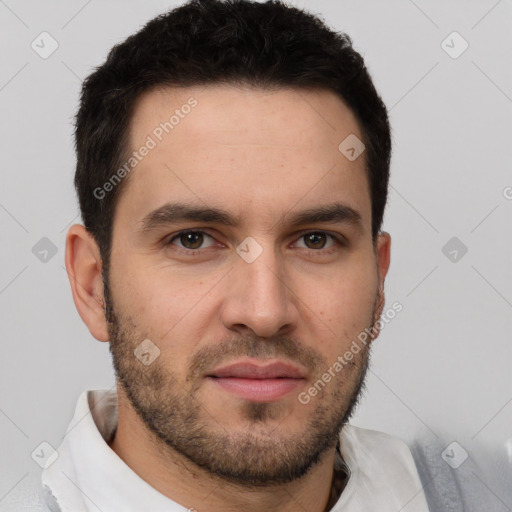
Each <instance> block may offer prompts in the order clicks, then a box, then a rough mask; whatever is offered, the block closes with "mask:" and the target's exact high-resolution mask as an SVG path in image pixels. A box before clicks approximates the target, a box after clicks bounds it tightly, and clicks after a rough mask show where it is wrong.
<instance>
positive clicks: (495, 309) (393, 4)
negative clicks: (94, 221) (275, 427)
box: [0, 0, 512, 510]
mask: <svg viewBox="0 0 512 512" xmlns="http://www.w3.org/2000/svg"><path fill="white" fill-rule="evenodd" d="M178 3H179V2H170V1H156V0H145V1H144V2H134V1H129V2H128V1H122V2H121V1H108V2H106V1H103V2H100V1H98V0H92V1H89V2H86V1H67V2H63V1H61V2H55V1H47V2H37V1H15V0H6V1H0V34H1V35H0V42H1V48H2V50H1V54H0V109H1V117H0V130H1V131H0V140H1V149H2V151H1V166H0V168H1V171H0V172H1V176H2V180H1V184H2V186H1V188H0V226H1V235H0V236H1V238H0V239H1V248H2V250H1V265H0V311H1V319H2V321H1V323H0V337H1V343H2V345H1V346H2V351H1V352H2V355H1V358H0V364H1V372H0V390H1V391H0V432H1V436H0V454H1V455H0V466H1V473H0V508H1V498H2V497H3V496H5V495H6V494H8V493H10V492H16V487H17V485H19V483H20V482H21V481H22V480H23V479H24V478H26V477H27V475H28V474H31V475H32V474H34V473H37V472H38V471H39V468H38V467H37V466H36V464H35V463H34V461H33V460H32V459H31V457H30V454H31V452H32V451H33V450H34V448H36V446H38V445H39V443H40V442H42V441H47V442H49V443H50V444H52V445H53V446H55V447H57V446H58V445H59V444H60V442H61V439H62V435H63V433H64V431H65V428H66V426H67V424H68V422H69V420H70V418H71V415H72V413H73V411H74V407H75V403H76V399H77V397H78V395H79V394H80V393H81V392H82V391H83V390H84V389H92V388H107V387H108V388H110V387H112V386H113V383H114V381H113V373H112V369H111V363H110V356H109V353H108V346H107V344H102V343H100V342H98V341H96V340H95V339H94V338H92V337H91V335H90V334H89V332H88V330H87V329H86V327H85V326H84V324H83V323H82V321H81V320H80V318H79V316H78V314H77V312H76V310H75V307H74V304H73V301H72V297H71V293H70V288H69V284H68V279H67V275H66V272H65V270H64V242H65V235H66V230H67V227H68V226H69V225H71V223H73V222H77V221H78V217H77V214H78V210H77V203H76V199H75V195H74V190H73V186H72V178H73V173H74V165H75V158H74V150H73V140H72V123H73V116H74V114H75V111H76V107H77V99H78V92H79V88H80V85H81V81H82V80H83V79H84V78H85V77H86V76H87V75H88V74H89V73H90V72H91V71H92V68H93V67H94V66H97V65H99V64H101V63H102V62H103V61H104V59H105V57H106V55H107V52H108V50H109V49H110V48H111V47H112V46H113V45H114V44H115V43H117V42H120V41H122V40H123V39H125V38H126V37H127V36H128V35H130V34H131V33H133V32H134V31H136V30H138V29H139V28H140V27H141V26H142V25H143V24H144V23H145V22H146V21H148V20H149V19H150V18H152V17H153V16H155V15H157V14H159V13H161V12H163V11H165V10H167V9H168V8H170V7H172V6H174V5H177V4H178ZM291 3H294V4H295V5H298V6H301V7H306V8H308V9H309V10H312V11H313V12H317V13H321V14H322V16H323V17H324V18H325V20H326V21H327V22H328V24H330V25H331V26H334V27H335V28H336V29H338V30H341V31H345V32H347V33H348V34H349V35H350V36H351V37H352V38H353V40H354V44H355V47H356V49H358V51H360V52H361V53H362V54H363V56H364V57H365V59H366V61H367V64H368V67H369V69H370V72H371V74H372V76H373V78H374V81H375V84H376V87H377V89H378V90H379V92H380V93H381V95H382V97H383V99H384V101H385V103H386V104H387V105H388V108H389V109H390V117H391V124H392V127H393V139H394V153H393V161H392V173H391V188H390V198H389V206H388V209H387V212H386V216H385V222H384V229H385V230H387V231H388V232H390V233H391V235H392V264H391V269H390V271H389V274H388V278H387V281H386V290H387V303H388V305H391V304H392V303H393V302H394V301H399V302H400V303H402V304H403V307H404V310H403V311H402V312H401V313H400V314H399V315H398V316H397V317H396V318H395V319H394V320H393V321H392V322H391V323H390V324H389V325H387V326H386V327H385V329H384V330H383V331H382V334H381V336H380V337H379V339H378V341H377V342H376V343H375V344H374V351H373V366H372V371H371V372H370V374H369V376H368V385H367V392H366V394H365V398H364V400H363V401H362V403H361V405H360V407H359V409H358V412H357V414H356V415H355V417H354V419H353V423H355V424H357V425H360V426H363V427H366V428H372V429H377V430H382V431H385V432H388V433H391V434H394V435H396V436H398V437H400V438H402V439H404V440H405V441H406V442H408V443H412V442H413V441H414V440H415V439H418V438H420V439H423V440H426V441H427V442H439V443H440V446H441V449H442V448H444V447H445V446H446V445H448V444H449V443H450V442H452V441H456V442H457V443H459V445H460V447H461V448H457V449H458V450H460V449H465V450H466V451H467V452H468V453H469V456H470V460H473V461H475V462H476V464H477V466H478V467H481V468H485V469H484V470H482V471H481V472H480V473H479V475H478V481H477V480H475V485H479V486H480V487H481V488H482V490H483V491H482V492H488V493H493V494H495V495H496V499H497V500H499V499H501V498H503V497H502V496H500V492H502V491H501V490H500V484H499V482H498V480H499V478H500V474H501V471H498V469H497V468H496V467H494V466H492V464H491V465H489V464H487V462H486V454H487V455H488V456H489V457H490V456H491V455H492V456H493V457H495V455H496V454H498V455H499V456H501V457H507V452H506V449H507V445H506V441H507V439H509V438H511V437H512V403H511V402H512V372H511V371H510V368H511V362H512V344H511V340H510V333H511V331H512V286H511V284H512V229H511V224H512V223H511V220H512V199H510V198H511V197H512V168H511V160H512V159H511V156H512V67H511V65H510V62H511V58H510V56H511V55H512V2H511V1H510V0H501V1H495V0H492V1H484V0H482V1H451V2H443V1H441V0H437V1H431V2H427V1H420V0H417V1H415V2H413V1H412V0H393V1H389V0H388V1H386V2H382V1H361V0H359V1H356V0H353V1H346V0H343V1H335V0H323V1H321V0H317V1H312V0H296V1H295V2H291ZM43 31H47V32H49V33H50V34H51V35H52V37H53V38H55V39H56V40H57V41H58V44H59V47H58V49H57V50H56V51H55V53H53V54H52V55H51V56H50V57H49V58H48V59H42V58H41V57H40V56H39V55H38V54H37V53H36V52H35V51H34V50H33V49H32V48H31V42H32V41H33V40H34V39H36V37H37V36H38V35H39V34H40V33H41V32H43ZM453 31H457V32H459V33H460V34H461V35H462V37H463V38H464V39H465V40H466V41H467V42H468V43H469V48H468V49H467V51H465V52H464V53H463V54H462V55H461V56H460V57H458V58H457V59H453V58H451V57H450V56H449V55H448V54H447V53H446V52H445V51H444V49H443V48H442V46H441V43H442V41H443V40H445V39H446V38H447V36H448V35H449V34H451V33H452V32H453ZM452 40H453V39H448V44H450V45H452V46H454V49H455V50H456V49H457V48H458V47H460V46H457V45H458V44H459V43H457V42H453V43H451V42H450V41H452ZM507 187H511V188H510V189H507ZM507 191H508V197H509V199H507V197H506V195H507ZM42 237H47V238H49V239H50V240H51V241H52V242H53V243H54V244H55V245H56V247H57V250H58V251H57V254H56V255H55V256H54V257H53V258H51V259H49V261H47V262H46V263H44V262H41V261H40V260H39V259H38V258H37V257H36V256H35V255H34V254H33V253H32V247H33V246H34V245H35V244H36V243H37V242H38V241H39V240H40V239H41V238H42ZM452 237H457V238H458V239H459V240H460V241H461V242H462V243H463V244H464V245H465V246H467V248H468V252H467V254H465V255H464V256H463V257H462V258H460V259H459V260H458V261H456V262H453V261H450V259H449V258H448V257H447V256H445V254H443V252H442V248H443V246H444V245H445V244H446V243H447V242H448V241H449V240H450V239H451V238H452ZM459 255H460V253H459ZM509 449H510V458H511V460H512V446H510V447H509ZM460 453H462V452H460ZM460 453H459V455H460ZM493 460H494V459H493ZM454 471H456V470H454ZM498 473H500V474H498ZM475 478H476V477H475ZM509 505H510V504H509ZM504 510H505V509H504Z"/></svg>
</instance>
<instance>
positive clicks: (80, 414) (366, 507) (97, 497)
mask: <svg viewBox="0 0 512 512" xmlns="http://www.w3.org/2000/svg"><path fill="white" fill-rule="evenodd" d="M116 426H117V398H116V392H115V391H114V390H93V391H84V392H83V393H82V394H81V395H80V397H79V399H78V403H77V406H76V411H75V415H74V417H73V419H72V421H71V423H70V425H69V427H68V430H67V431H66V435H65V437H64V441H63V442H62V444H61V445H60V447H59V448H58V450H57V452H58V457H57V458H56V460H55V461H54V462H53V463H52V464H51V465H50V466H49V467H47V468H46V469H45V470H44V471H43V473H42V485H43V489H44V491H45V492H46V503H47V507H48V508H42V509H41V508H40V509H39V510H51V511H52V512H145V511H151V512H187V511H189V509H188V508H187V507H193V504H192V503H190V504H187V503H184V504H181V505H180V504H178V503H176V502H175V501H173V500H171V499H169V498H167V497H166V496H164V495H163V494H161V493H160V492H158V491H157V490H156V489H154V488H153V487H151V486H150V485H149V484H148V483H147V482H145V481H144V480H142V478H140V477H139V476H138V475H137V474H136V473H135V472H134V471H132V470H131V469H130V467H129V466H127V465H126V464H125V462H124V461H123V460H122V459H121V458H120V457H118V456H117V454H116V453H115V452H114V451H113V450H112V449H111V448H110V447H109V445H108V441H109V440H110V439H111V438H112V436H113V435H114V433H115V430H116ZM340 449H341V454H342V456H343V459H344V461H345V463H346V465H347V466H348V468H349V471H350V477H349V480H348V483H347V485H346V487H345V489H344V490H343V492H342V494H341V497H340V498H339V500H338V501H337V502H336V504H335V505H334V507H333V508H332V509H331V512H373V511H378V512H398V511H401V512H428V506H427V503H426V500H425V496H424V493H423V490H422V486H421V483H420V480H419V476H418V473H417V470H416V467H415V464H414V461H413V458H412V455H411V453H410V451H409V449H408V448H407V446H406V445H405V443H403V442H402V441H399V440H398V439H395V438H393V437H391V436H389V435H387V434H384V433H381V432H376V431H373V430H366V429H362V428H358V427H354V426H352V425H346V426H345V427H344V428H343V429H342V432H341V434H340Z"/></svg>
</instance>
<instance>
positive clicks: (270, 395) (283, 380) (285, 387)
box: [206, 361, 305, 402]
mask: <svg viewBox="0 0 512 512" xmlns="http://www.w3.org/2000/svg"><path fill="white" fill-rule="evenodd" d="M206 378H207V379H208V380H209V381H210V382H212V383H213V384H214V385H216V386H219V387H220V388H221V389H223V390H224V391H227V392H229V393H231V394H234V395H236V396H238V397H240V398H243V399H245V400H251V401H253V402H274V401H276V400H280V399H281V398H284V397H285V396H286V395H288V394H289V393H291V392H292V391H293V390H295V389H296V388H297V387H298V386H299V385H301V384H302V383H303V382H304V381H305V376H304V373H303V372H302V371H301V370H300V369H299V368H297V367H296V366H293V365H291V364H289V363H285V362H282V361H277V362H274V363H270V364H266V365H258V364H254V363H252V362H247V361H245V362H238V363H234V364H230V365H227V366H223V367H221V368H217V369H215V370H213V371H212V372H211V373H210V374H209V375H207V377H206Z"/></svg>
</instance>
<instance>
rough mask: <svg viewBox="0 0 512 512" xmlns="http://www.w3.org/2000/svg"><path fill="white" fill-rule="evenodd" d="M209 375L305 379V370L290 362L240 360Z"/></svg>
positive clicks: (243, 377)
mask: <svg viewBox="0 0 512 512" xmlns="http://www.w3.org/2000/svg"><path fill="white" fill-rule="evenodd" d="M208 376H209V377H223V378H226V377H231V378H235V377H236V378H239V379H283V378H289V379H303V378H304V374H303V372H302V371H301V370H300V369H299V368H297V367H296V366H293V365H291V364H289V363H285V362H283V361H276V362H273V363H270V364H266V365H261V364H260V365H258V364H255V363H253V362H249V361H240V362H237V363H233V364H230V365H227V366H222V367H221V368H216V369H215V370H213V371H212V372H211V373H209V374H208Z"/></svg>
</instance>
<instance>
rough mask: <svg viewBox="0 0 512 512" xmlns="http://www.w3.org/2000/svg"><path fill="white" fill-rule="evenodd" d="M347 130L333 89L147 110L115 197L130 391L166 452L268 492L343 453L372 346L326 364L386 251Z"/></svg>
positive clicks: (204, 93) (154, 98)
mask: <svg viewBox="0 0 512 512" xmlns="http://www.w3.org/2000/svg"><path fill="white" fill-rule="evenodd" d="M186 105H189V107H185V106H186ZM175 111H177V112H176V115H175V118H174V119H172V120H171V123H172V124H170V125H165V124H164V125H161V123H165V122H166V121H169V118H170V116H171V115H172V114H173V113H175ZM162 126H165V127H166V128H167V130H165V129H164V128H162ZM170 126H172V128H171V127H170ZM350 134H355V135H356V136H357V137H358V138H359V139H362V134H361V132H360V129H359V127H358V123H357V122H356V120H355V118H354V116H353V115H352V113H351V112H350V110H349V109H348V108H347V107H346V106H345V105H344V104H343V103H342V102H341V101H340V100H339V99H338V97H337V96H335V95H334V94H333V93H330V92H326V91H316V92H313V91H304V90H301V91H297V90H292V89H281V90H275V91H269V90H262V89H250V88H235V87H230V86H215V87H209V88H186V89H181V90H177V89H165V90H160V91H152V92H150V93H147V94H145V95H144V96H143V97H141V98H140V100H139V102H138V103H137V105H136V109H135V113H134V116H133V120H132V126H131V134H130V144H131V147H132V148H133V149H134V150H137V149H139V148H140V147H141V146H143V145H146V147H149V146H152V147H151V148H150V149H149V151H147V152H146V151H141V153H143V152H144V153H147V154H146V155H145V156H144V157H143V158H142V159H141V160H140V162H138V163H137V165H136V167H135V168H134V169H133V170H132V171H131V173H130V175H129V179H128V181H127V183H126V187H125V188H124V189H123V191H122V194H121V196H120V198H119V202H118V205H117V208H116V213H115V221H114V230H113V242H112V252H111V259H110V271H109V276H108V286H107V287H106V290H105V292H106V299H107V301H108V303H109V308H108V309H109V315H108V316H109V334H110V343H111V352H112V354H113V360H114V367H115V370H116V375H117V378H118V381H119V384H120V391H119V392H122V393H125V395H126V397H127V398H128V401H129V403H130V406H131V407H132V408H133V409H134V410H135V411H136V412H137V414H138V416H139V418H140V419H141V420H142V421H143V423H144V425H145V426H146V427H147V431H148V432H149V433H150V435H151V437H152V440H153V441H154V442H155V443H156V444H157V445H158V446H160V450H161V452H162V453H169V454H170V455H171V456H172V453H176V452H178V453H179V454H181V455H182V456H185V457H186V458H187V459H188V460H189V461H191V462H192V463H194V464H195V465H197V466H199V467H201V468H203V469H205V470H206V471H208V472H210V473H212V474H216V475H218V476H220V477H222V478H224V479H227V480H230V481H232V482H237V483H243V484H244V485H255V486H257V485H268V484H269V483H275V484H277V483H283V482H287V481H291V480H293V479H295V478H298V477H300V476H302V475H303V474H305V473H306V472H307V471H308V470H309V469H310V468H311V467H313V465H314V464H315V463H317V462H318V461H319V460H320V458H321V456H322V454H324V453H325V452H326V450H327V449H329V448H332V447H333V446H334V445H335V444H336V442H337V439H338V436H339V431H340V428H341V427H342V425H343V424H344V423H345V422H346V421H347V419H348V417H349V416H350V413H351V411H352V408H353V406H354V404H355V403H356V401H357V397H358V394H359V391H360V388H361V386H362V384H363V381H364V375H365V370H366V367H367V362H368V345H366V346H364V347H362V349H361V350H360V351H359V352H358V353H357V354H355V355H354V357H353V358H352V359H351V360H346V359H345V363H344V364H343V365H342V369H340V370H337V371H332V369H333V365H334V364H335V362H336V361H339V359H338V358H339V356H343V354H345V353H346V352H347V350H349V347H350V346H351V344H352V342H353V341H354V340H356V339H357V335H358V334H359V333H361V332H362V331H364V329H365V328H369V327H371V326H372V325H373V323H374V322H375V320H376V319H377V318H378V315H379V314H380V310H381V306H380V304H381V299H382V294H380V293H379V285H380V284H382V279H383V276H382V273H383V272H382V269H380V267H379V264H378V258H379V254H381V253H385V252H386V250H387V251H389V245H386V243H387V242H386V240H379V242H378V244H377V246H374V245H373V243H372V237H371V202H370V194H369V188H368V182H367V177H366V173H365V169H364V157H363V156H361V157H359V158H357V159H356V160H354V161H350V160H349V159H347V158H346V157H345V156H344V155H343V154H342V153H341V152H340V150H339V149H338V146H339V144H340V142H342V141H343V140H344V139H345V138H346V137H347V136H349V135H350ZM148 136H149V137H150V138H151V140H152V141H153V143H154V145H153V143H151V142H149V139H148ZM160 139H161V140H160ZM380 247H382V248H381V249H379V248H380ZM379 251H380V252H379ZM384 259H385V258H384ZM385 270H387V267H386V268H385ZM385 270H384V273H385ZM144 340H146V341H144ZM148 340H149V341H148ZM142 342H143V343H142ZM141 343H142V345H141ZM136 355H138V357H137V356H136ZM336 368H339V367H336ZM329 369H331V372H330V376H331V378H330V379H328V381H327V382H325V381H326V379H325V378H323V377H322V376H325V373H326V372H328V370H329ZM322 379H323V380H322ZM319 380H322V382H323V383H324V385H320V386H318V385H317V386H316V388H317V392H316V393H314V396H311V394H309V391H308V390H310V389H311V388H312V387H313V386H314V385H315V383H317V384H318V381H319ZM306 395H307V396H309V398H310V399H309V400H305V399H304V397H305V396H306ZM301 397H302V399H301Z"/></svg>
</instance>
